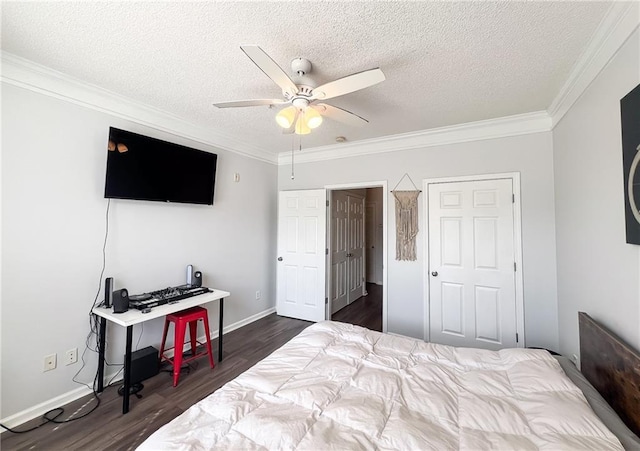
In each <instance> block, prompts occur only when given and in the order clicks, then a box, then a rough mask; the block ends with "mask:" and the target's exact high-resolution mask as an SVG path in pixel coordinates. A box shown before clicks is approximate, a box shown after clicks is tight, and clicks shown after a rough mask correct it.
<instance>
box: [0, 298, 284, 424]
mask: <svg viewBox="0 0 640 451" xmlns="http://www.w3.org/2000/svg"><path fill="white" fill-rule="evenodd" d="M275 311H276V309H275V307H272V308H269V309H267V310H264V311H262V312H259V313H256V314H255V315H251V316H249V317H247V318H245V319H242V320H240V321H237V322H235V323H233V324H229V325H228V326H225V327H224V329H223V331H224V333H225V334H228V333H229V332H232V331H234V330H236V329H239V328H241V327H243V326H246V325H247V324H251V323H252V322H254V321H257V320H259V319H261V318H264V317H265V316H268V315H271V314H272V313H275ZM209 338H210V339H214V338H218V329H216V330H214V331H211V337H209ZM204 339H205V336H204V335H202V336H201V337H198V340H200V341H203V340H204ZM190 349H191V348H190V345H189V344H188V343H187V344H185V347H184V350H185V351H188V350H190ZM169 354H170V353H169ZM118 371H119V369H118V370H114V371H112V372H111V373H110V374H105V377H104V383H105V385H106V384H107V382H109V381H111V383H113V382H118V381H121V380H122V377H123V376H122V375H120V376H118V377H117V378H114V379H113V380H111V379H112V378H113V377H114V376H115V375H116V374H117V373H118ZM89 394H91V390H90V389H89V388H88V387H85V386H82V387H79V388H76V389H74V390H71V391H68V392H67V393H64V394H62V395H59V396H56V397H55V398H51V399H49V400H47V401H44V402H42V403H40V404H37V405H35V406H32V407H29V408H27V409H24V410H22V411H20V412H18V413H16V414H13V415H11V416H8V417H6V418H3V419H2V420H0V423H2V424H4V425H5V426H7V427H10V428H15V427H18V426H20V425H21V424H24V423H26V422H27V421H30V420H33V419H34V418H37V417H40V416H42V415H44V414H45V413H46V412H48V411H49V410H51V409H55V408H57V407H60V406H64V405H66V404H68V403H70V402H72V401H75V400H77V399H80V398H82V397H83V396H87V395H89ZM5 432H7V431H6V430H5V429H3V430H2V431H0V434H3V433H5Z"/></svg>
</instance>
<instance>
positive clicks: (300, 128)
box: [295, 119, 311, 135]
mask: <svg viewBox="0 0 640 451" xmlns="http://www.w3.org/2000/svg"><path fill="white" fill-rule="evenodd" d="M295 132H296V135H308V134H309V133H311V129H310V128H309V127H308V126H307V124H306V123H305V121H303V120H300V119H298V121H297V122H296V128H295Z"/></svg>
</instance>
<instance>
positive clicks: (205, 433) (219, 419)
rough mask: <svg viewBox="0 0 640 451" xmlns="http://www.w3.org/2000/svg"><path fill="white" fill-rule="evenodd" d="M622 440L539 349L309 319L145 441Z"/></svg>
mask: <svg viewBox="0 0 640 451" xmlns="http://www.w3.org/2000/svg"><path fill="white" fill-rule="evenodd" d="M328 448H334V449H403V450H405V449H406V450H409V449H411V450H418V449H420V450H423V449H434V450H448V449H469V450H476V449H594V450H605V449H607V450H608V449H622V447H621V446H620V443H619V442H618V440H617V439H616V437H615V436H614V435H613V434H612V433H611V432H609V431H608V430H607V428H606V427H605V426H604V425H603V424H602V423H601V422H600V420H599V419H598V418H597V417H596V415H595V414H594V413H593V412H592V411H591V409H590V408H589V405H588V404H587V402H586V400H585V398H584V396H583V394H582V392H581V391H580V389H578V388H577V387H576V386H575V385H574V384H573V383H572V382H571V381H570V380H569V379H568V378H567V377H566V376H565V374H564V372H563V371H562V369H561V368H560V366H559V365H558V363H557V361H556V360H555V359H554V358H553V357H551V356H550V355H549V353H547V352H546V351H542V350H523V349H505V350H502V351H499V352H493V351H485V350H479V349H470V348H453V347H450V346H444V345H437V344H431V343H424V342H422V341H418V340H411V339H407V338H401V337H397V336H391V335H384V334H380V333H377V332H372V331H369V330H367V329H363V328H360V327H357V326H352V325H348V324H342V323H333V322H322V323H318V324H315V325H313V326H311V327H309V328H307V329H306V330H304V331H303V332H302V333H301V334H300V335H299V336H297V337H296V338H294V339H293V340H291V341H290V342H289V343H287V344H286V345H285V346H283V347H282V348H280V349H279V350H278V351H276V352H275V353H273V354H272V355H270V356H269V357H267V358H266V359H264V360H263V361H261V362H260V363H258V364H257V365H255V366H254V367H253V368H251V369H250V370H249V371H247V372H245V373H243V374H241V375H240V376H238V377H237V378H236V379H234V380H232V381H231V382H229V383H227V384H226V385H225V386H223V387H222V388H220V389H219V390H217V391H216V392H215V393H213V394H212V395H211V396H209V397H207V398H205V399H203V400H202V401H200V402H199V403H197V404H195V405H193V406H192V407H191V408H189V410H187V411H186V412H184V413H183V414H182V415H180V416H179V417H177V418H176V419H175V420H173V421H172V422H170V423H169V424H167V425H165V426H163V427H162V428H161V429H159V430H158V431H157V432H155V433H154V434H153V435H152V436H151V437H149V438H148V439H147V440H146V441H145V442H144V443H143V444H142V445H141V446H140V448H139V449H140V450H165V449H224V450H226V449H308V450H319V449H328Z"/></svg>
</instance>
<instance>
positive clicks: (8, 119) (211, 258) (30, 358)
mask: <svg viewBox="0 0 640 451" xmlns="http://www.w3.org/2000/svg"><path fill="white" fill-rule="evenodd" d="M109 126H115V127H119V128H123V129H126V130H131V131H134V132H138V133H142V134H147V135H150V136H153V137H157V138H160V139H165V140H169V141H172V142H176V143H179V144H183V145H187V146H191V147H196V148H199V149H202V150H207V151H211V152H215V153H217V154H218V172H217V181H216V193H215V199H214V205H213V206H211V207H210V206H200V205H181V204H163V203H157V202H141V201H127V200H112V201H111V213H110V223H109V240H108V245H107V259H106V262H107V265H106V271H105V276H112V277H114V278H115V281H116V287H117V288H122V287H127V288H128V289H129V291H130V292H132V293H136V292H144V291H150V290H153V289H159V288H164V287H167V286H169V285H178V284H180V283H184V278H185V275H184V271H185V266H186V265H187V264H193V265H194V266H195V267H196V268H197V269H200V270H201V271H203V274H204V283H205V285H208V286H213V287H217V288H220V289H224V290H227V291H230V292H231V293H232V296H231V297H230V298H229V300H228V301H227V302H226V305H225V306H226V309H225V324H233V323H234V322H237V321H240V320H242V319H246V318H247V317H249V316H251V315H254V314H258V313H259V312H263V311H265V310H267V309H269V308H271V307H273V306H274V297H275V267H274V265H273V257H274V255H275V252H276V251H275V239H276V204H277V198H276V192H277V190H276V177H277V176H276V167H275V165H273V164H268V163H263V162H259V161H257V160H253V159H249V158H246V157H241V156H238V155H236V154H233V153H229V152H226V151H221V150H217V149H214V148H211V147H208V146H205V145H202V144H198V143H193V142H190V141H188V140H185V139H181V138H179V137H176V136H172V135H169V134H166V133H162V132H159V131H156V130H153V129H150V128H147V127H143V126H141V125H138V124H135V123H132V122H128V121H125V120H122V119H118V118H115V117H111V116H109V115H107V114H104V113H100V112H97V111H94V110H90V109H86V108H83V107H80V106H77V105H75V104H72V103H68V102H65V101H62V100H57V99H54V98H52V97H47V96H44V95H42V94H37V93H34V92H32V91H27V90H24V89H22V88H17V87H14V86H12V85H7V84H4V83H3V84H2V246H3V248H2V291H1V294H2V319H1V321H2V322H1V325H0V329H1V340H2V372H1V377H2V380H1V384H0V385H1V387H2V412H1V416H2V418H6V417H7V416H10V415H13V414H15V413H17V412H19V411H22V410H24V409H27V408H30V407H32V406H36V405H37V404H39V403H42V402H45V401H48V400H50V399H52V398H54V397H56V396H61V395H63V394H65V393H68V392H70V391H72V390H74V389H78V388H79V387H81V386H79V385H77V384H74V383H73V382H72V381H71V378H72V376H73V375H74V374H75V372H76V371H78V369H79V368H80V365H81V364H80V363H77V364H75V365H71V366H65V365H64V364H63V363H62V358H63V356H64V352H65V351H66V350H68V349H71V348H74V347H77V348H78V350H79V351H80V352H82V351H83V350H84V348H85V346H84V343H85V338H86V337H87V334H88V332H89V321H88V320H89V316H88V313H89V310H90V308H91V306H92V304H93V300H94V297H95V296H96V292H97V290H98V289H99V287H100V285H101V281H100V280H99V278H100V268H101V266H102V243H103V239H104V232H105V211H106V206H107V201H106V200H105V199H104V180H105V168H106V157H107V150H106V145H107V138H108V133H109ZM234 172H239V173H240V174H241V178H240V180H241V182H240V183H234V182H233V181H232V180H233V173H234ZM256 290H261V291H262V299H261V300H260V301H256V299H255V291H256ZM100 298H102V294H100ZM214 304H215V303H214ZM210 309H212V312H211V314H210V316H209V317H210V321H212V329H213V330H215V329H217V327H216V325H217V305H212V306H211V307H210ZM162 324H163V321H162V319H158V320H154V321H150V322H149V323H147V324H145V326H144V334H143V335H142V338H141V339H140V341H139V347H145V346H148V345H155V346H158V345H159V343H160V340H161V333H162ZM141 330H142V329H141V328H139V327H136V328H135V330H134V344H135V343H137V342H138V337H139V335H140V333H141ZM124 332H125V331H124V329H123V328H121V327H118V326H115V327H113V328H109V334H110V335H111V338H110V340H109V341H110V346H109V355H108V358H109V361H110V362H114V363H118V362H122V354H123V350H124ZM52 353H57V354H58V368H57V369H55V370H53V371H49V372H46V373H43V372H42V368H43V358H44V356H45V355H48V354H52ZM86 358H87V362H88V363H87V368H86V369H85V371H83V372H82V373H81V374H80V376H79V379H80V380H81V381H83V382H88V383H91V381H92V380H93V376H94V375H95V370H96V358H95V355H94V354H93V353H88V354H87V355H86Z"/></svg>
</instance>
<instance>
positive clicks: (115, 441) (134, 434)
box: [0, 284, 382, 451]
mask: <svg viewBox="0 0 640 451" xmlns="http://www.w3.org/2000/svg"><path fill="white" fill-rule="evenodd" d="M367 290H368V292H369V294H368V296H364V297H362V298H360V299H359V300H358V301H355V302H353V303H351V304H350V305H348V306H347V307H345V308H344V309H342V310H341V311H340V312H337V313H336V314H335V315H334V316H333V319H334V320H335V321H342V322H350V323H353V324H358V325H361V326H364V327H368V328H370V329H373V330H380V331H381V330H382V295H381V293H382V290H381V288H380V287H378V286H377V285H370V284H369V285H367ZM311 324H312V323H310V322H307V321H300V320H297V319H292V318H286V317H282V316H277V315H276V314H272V315H269V316H266V317H264V318H262V319H260V320H258V321H255V322H253V323H251V324H248V325H246V326H244V327H241V328H239V329H237V330H234V331H233V332H230V333H228V334H226V335H225V336H224V338H225V341H224V359H223V361H222V362H217V361H216V362H215V363H216V366H215V368H214V369H211V368H209V362H208V360H207V358H206V357H204V358H200V359H198V360H196V361H195V362H194V363H195V364H194V365H192V366H191V369H190V371H189V372H188V373H186V372H185V373H182V374H181V375H180V381H179V383H178V386H177V387H173V382H172V376H171V373H170V369H169V368H167V370H168V372H161V373H160V374H158V375H157V376H154V377H152V378H151V379H147V380H146V381H144V382H143V383H144V387H145V388H144V389H143V390H142V392H141V394H142V398H141V399H138V398H137V397H135V396H132V397H131V409H130V411H129V413H128V414H126V415H122V413H121V412H122V398H121V397H120V396H119V395H118V393H117V389H118V386H119V384H116V385H114V386H111V387H107V388H105V391H104V392H103V393H102V394H101V395H100V399H101V403H100V406H99V407H98V408H97V409H96V410H95V411H94V412H92V413H91V414H90V415H88V416H87V417H85V418H81V419H79V420H77V421H72V422H70V423H65V424H52V423H49V424H46V425H44V426H42V427H40V428H38V429H36V430H34V431H32V432H28V433H26V434H11V433H9V432H4V433H3V434H2V436H1V438H0V445H1V448H2V450H37V449H42V450H65V451H67V450H111V449H113V450H129V449H135V448H136V446H138V445H139V444H140V443H142V442H143V441H144V440H145V439H146V438H147V437H148V436H149V435H151V434H152V433H153V432H155V431H156V430H157V429H158V428H160V427H161V426H162V425H164V424H166V423H168V422H169V421H171V420H172V419H173V418H175V417H177V416H178V415H180V414H181V413H182V412H184V411H185V410H186V409H188V408H189V407H190V406H192V405H193V404H194V403H196V402H198V401H199V400H201V399H203V398H205V397H206V396H208V395H209V394H211V393H213V392H214V391H215V390H217V389H218V388H220V387H221V386H222V385H224V384H225V383H227V382H228V381H230V380H232V379H233V378H235V377H236V376H238V375H239V374H241V373H242V372H244V371H246V370H247V369H249V368H250V367H252V366H253V365H255V364H256V363H258V362H259V361H260V360H262V359H263V358H265V357H266V356H268V355H269V354H271V353H272V352H273V351H275V350H276V349H278V348H280V347H281V346H282V345H284V344H285V343H286V342H288V341H289V340H290V339H291V338H293V337H294V336H296V335H297V334H299V333H300V332H301V331H302V330H304V329H305V328H307V327H308V326H309V325H311ZM212 347H213V349H214V354H215V353H217V340H212ZM216 357H217V356H216ZM216 360H217V359H216ZM92 397H93V395H88V396H85V397H83V398H81V399H78V400H76V401H73V402H72V403H69V404H68V405H66V406H64V409H65V414H66V416H67V417H68V416H69V415H70V414H72V413H73V412H75V411H76V410H78V408H79V407H80V406H83V405H84V407H83V409H82V410H81V411H80V412H78V413H77V415H82V414H83V412H86V411H88V410H89V409H90V408H91V407H93V406H94V405H95V400H92ZM85 404H86V405H85ZM63 418H65V416H61V417H60V419H63ZM41 422H42V419H41V418H36V419H34V420H32V421H29V422H27V423H25V424H23V425H21V426H19V427H17V428H16V429H18V430H24V429H27V428H29V427H31V426H35V425H37V424H40V423H41Z"/></svg>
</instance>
